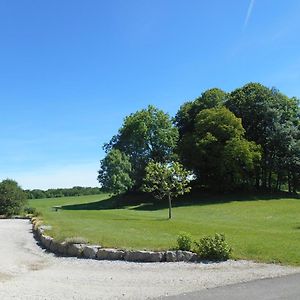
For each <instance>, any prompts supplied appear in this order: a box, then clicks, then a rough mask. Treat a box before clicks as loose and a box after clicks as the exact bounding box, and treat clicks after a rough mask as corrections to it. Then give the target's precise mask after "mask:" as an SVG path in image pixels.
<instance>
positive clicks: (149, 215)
mask: <svg viewBox="0 0 300 300" xmlns="http://www.w3.org/2000/svg"><path fill="white" fill-rule="evenodd" d="M189 197H190V198H189V199H185V200H177V201H176V202H175V203H174V208H173V219H172V220H168V219H167V215H168V212H167V206H166V205H165V204H160V205H157V204H154V205H151V204H149V203H146V204H142V205H131V206H126V203H123V204H122V205H119V206H118V208H114V207H115V203H114V200H113V199H109V198H108V195H106V194H103V195H93V196H83V197H65V198H55V199H39V200H30V201H29V204H30V206H32V207H35V208H36V209H37V210H38V211H41V212H42V214H43V218H44V221H45V223H46V224H50V225H52V230H51V232H49V234H50V235H51V236H53V237H54V238H57V239H59V240H63V239H65V238H66V237H84V238H86V239H87V240H88V242H89V243H91V244H100V245H102V246H105V247H120V248H128V249H152V250H159V249H169V248H172V247H174V246H175V245H176V236H177V234H178V233H179V232H180V231H186V232H189V233H191V234H192V236H193V237H194V238H195V239H199V238H200V237H201V236H203V235H207V234H214V233H216V232H218V233H224V234H225V235H226V239H227V241H228V242H229V244H230V245H231V246H232V247H233V257H234V258H236V259H253V260H257V261H264V262H277V263H283V264H291V265H300V200H299V199H293V198H278V197H275V196H274V197H273V198H272V197H250V196H240V197H239V196H226V197H224V196H222V197H219V198H218V197H205V196H198V197H197V196H194V197H192V196H189ZM56 205H61V206H64V207H63V209H60V210H59V211H57V212H55V211H53V210H52V209H51V208H52V207H53V206H56Z"/></svg>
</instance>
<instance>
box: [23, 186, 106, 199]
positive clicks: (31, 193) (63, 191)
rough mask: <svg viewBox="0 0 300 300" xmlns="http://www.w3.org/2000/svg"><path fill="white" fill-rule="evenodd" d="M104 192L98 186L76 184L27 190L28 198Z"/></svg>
mask: <svg viewBox="0 0 300 300" xmlns="http://www.w3.org/2000/svg"><path fill="white" fill-rule="evenodd" d="M102 192H103V191H102V189H101V188H98V187H81V186H74V187H72V188H57V189H48V190H45V191H44V190H39V189H33V190H25V193H26V198H27V199H42V198H57V197H74V196H85V195H98V194H100V193H102Z"/></svg>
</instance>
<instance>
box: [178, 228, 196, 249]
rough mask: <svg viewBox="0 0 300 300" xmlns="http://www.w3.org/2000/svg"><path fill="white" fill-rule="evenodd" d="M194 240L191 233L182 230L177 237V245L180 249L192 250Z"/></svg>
mask: <svg viewBox="0 0 300 300" xmlns="http://www.w3.org/2000/svg"><path fill="white" fill-rule="evenodd" d="M192 244H193V240H192V237H191V235H190V234H189V233H186V232H180V233H179V235H178V237H177V246H178V249H179V250H183V251H190V250H191V248H192Z"/></svg>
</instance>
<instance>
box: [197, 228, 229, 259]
mask: <svg viewBox="0 0 300 300" xmlns="http://www.w3.org/2000/svg"><path fill="white" fill-rule="evenodd" d="M195 251H196V253H197V254H198V255H199V257H200V258H201V259H207V260H217V261H220V260H221V261H222V260H227V259H228V258H229V256H230V254H231V252H232V249H231V247H229V245H228V244H227V242H226V241H225V235H223V234H218V233H216V234H215V236H204V237H203V238H201V239H200V241H199V243H197V242H196V249H195Z"/></svg>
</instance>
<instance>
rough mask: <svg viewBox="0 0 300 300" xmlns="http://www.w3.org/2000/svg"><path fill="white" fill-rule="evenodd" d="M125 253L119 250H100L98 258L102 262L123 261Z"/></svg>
mask: <svg viewBox="0 0 300 300" xmlns="http://www.w3.org/2000/svg"><path fill="white" fill-rule="evenodd" d="M124 255H125V252H124V251H123V250H118V249H102V248H101V249H98V252H97V255H96V258H97V259H100V260H123V259H124Z"/></svg>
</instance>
